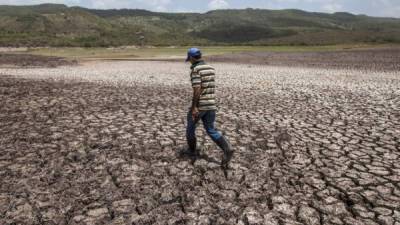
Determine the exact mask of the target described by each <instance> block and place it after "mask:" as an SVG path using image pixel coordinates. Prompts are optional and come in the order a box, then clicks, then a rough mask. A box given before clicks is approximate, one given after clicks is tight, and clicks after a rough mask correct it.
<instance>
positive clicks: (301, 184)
mask: <svg viewBox="0 0 400 225" xmlns="http://www.w3.org/2000/svg"><path fill="white" fill-rule="evenodd" d="M154 65H156V64H154ZM222 76H225V75H222ZM316 76H318V75H316ZM382 76H383V77H382V80H381V79H380V78H379V77H378V78H377V79H372V78H371V79H369V80H368V79H367V81H368V82H369V83H370V84H371V85H369V86H368V85H367V86H366V87H365V88H363V87H361V84H364V83H363V81H362V80H365V79H366V78H365V77H360V78H357V77H356V78H354V80H352V81H351V82H353V83H354V86H352V87H348V86H341V85H334V84H337V83H341V82H342V81H341V80H340V79H337V81H336V80H333V81H332V82H331V81H327V82H320V83H317V82H313V81H312V79H310V80H311V81H310V82H305V83H301V82H297V81H296V82H294V81H292V80H291V79H287V80H285V82H286V83H285V84H284V85H282V86H276V83H274V82H271V86H270V87H268V88H267V89H265V88H264V89H263V88H261V85H260V88H257V86H256V85H255V86H253V87H252V88H250V87H248V88H238V87H229V85H221V87H220V88H219V89H218V90H219V91H218V95H219V98H220V102H221V104H220V106H221V107H220V109H221V110H220V112H219V113H218V115H219V117H218V123H217V124H218V127H219V128H220V129H221V130H224V131H225V133H226V135H227V136H228V138H229V139H230V140H231V142H232V145H233V146H234V148H235V150H236V153H235V157H234V159H233V161H232V164H231V167H232V168H231V170H229V171H228V177H227V178H225V176H224V174H223V172H222V171H221V170H220V167H219V165H218V163H219V160H220V157H221V152H220V151H219V150H218V149H217V147H216V146H215V145H214V144H212V143H211V142H210V141H209V139H208V138H207V137H206V136H205V134H204V132H202V131H201V129H199V130H198V136H199V137H200V142H201V143H202V146H203V148H202V153H201V154H202V157H201V159H199V160H198V161H196V162H195V163H194V164H193V165H192V164H191V162H190V160H188V159H186V158H182V157H180V156H179V154H178V151H179V150H180V149H182V148H183V147H185V140H184V126H185V121H184V118H185V114H186V106H187V105H188V102H189V100H190V99H189V96H190V87H188V86H179V85H177V86H176V87H174V86H168V85H143V84H139V83H137V84H131V85H127V86H122V85H121V86H113V85H107V84H100V83H91V82H78V81H66V80H64V81H63V80H59V81H50V80H34V79H26V78H21V77H17V76H4V75H2V76H0V99H1V105H0V124H1V126H0V127H1V128H0V135H1V136H0V137H1V138H0V144H1V145H0V146H1V149H0V150H1V154H0V177H1V183H0V224H71V225H72V224H243V225H246V224H277V225H281V224H351V225H355V224H371V225H372V224H382V225H399V224H400V205H399V202H400V164H399V156H400V152H399V151H400V144H399V127H400V122H399V111H398V110H399V107H400V102H399V96H398V89H396V88H398V87H399V84H400V82H399V79H398V76H395V77H390V79H389V78H387V77H386V78H385V77H384V75H382ZM185 77H186V76H185ZM287 77H288V76H287ZM287 77H286V78H287ZM186 78H187V77H186ZM225 78H226V77H225ZM300 78H301V79H305V77H302V76H300ZM221 79H222V78H221ZM226 79H228V78H226ZM249 79H250V80H251V77H250V78H249ZM277 79H278V78H277ZM279 79H280V78H279ZM321 79H322V80H325V79H327V78H321ZM327 80H328V79H327ZM185 81H187V80H185ZM281 81H282V80H281ZM347 81H348V80H346V82H347ZM388 81H390V82H388ZM257 82H258V81H257ZM186 84H187V85H189V83H188V82H187V83H186ZM327 84H328V85H327ZM329 84H332V86H329ZM359 84H360V86H358V85H359ZM365 90H367V91H365ZM287 134H289V135H290V137H291V138H288V135H287ZM288 139H290V140H288ZM279 146H280V147H279Z"/></svg>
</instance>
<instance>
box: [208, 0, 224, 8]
mask: <svg viewBox="0 0 400 225" xmlns="http://www.w3.org/2000/svg"><path fill="white" fill-rule="evenodd" d="M208 8H209V9H226V8H229V3H228V2H227V1H225V0H212V1H211V2H210V3H208Z"/></svg>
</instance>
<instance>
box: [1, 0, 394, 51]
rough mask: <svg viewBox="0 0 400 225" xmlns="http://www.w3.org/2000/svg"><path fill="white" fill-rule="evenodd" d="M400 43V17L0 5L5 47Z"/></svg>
mask: <svg viewBox="0 0 400 225" xmlns="http://www.w3.org/2000/svg"><path fill="white" fill-rule="evenodd" d="M348 43H400V19H394V18H377V17H368V16H365V15H353V14H350V13H345V12H339V13H334V14H327V13H312V12H305V11H301V10H293V9H288V10H266V9H244V10H216V11H210V12H207V13H203V14H200V13H156V12H150V11H146V10H140V9H122V10H94V9H86V8H80V7H67V6H65V5H58V4H43V5H36V6H0V46H84V47H92V46H103V47H106V46H119V45H139V44H145V45H323V44H348Z"/></svg>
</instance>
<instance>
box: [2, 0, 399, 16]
mask: <svg viewBox="0 0 400 225" xmlns="http://www.w3.org/2000/svg"><path fill="white" fill-rule="evenodd" d="M41 3H61V4H65V5H68V6H82V7H86V8H96V9H121V8H134V9H147V10H151V11H162V12H206V11H209V10H214V9H226V8H233V9H242V8H263V9H302V10H306V11H312V12H328V13H332V12H350V13H354V14H366V15H370V16H381V17H398V18H400V0H0V5H33V4H41Z"/></svg>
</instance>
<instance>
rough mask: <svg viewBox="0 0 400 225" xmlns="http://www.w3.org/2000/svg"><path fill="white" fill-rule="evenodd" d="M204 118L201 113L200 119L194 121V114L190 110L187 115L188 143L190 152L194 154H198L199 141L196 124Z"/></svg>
mask: <svg viewBox="0 0 400 225" xmlns="http://www.w3.org/2000/svg"><path fill="white" fill-rule="evenodd" d="M201 116H202V114H201V113H199V117H198V118H197V120H196V121H193V117H192V112H191V111H190V110H189V112H188V114H187V119H186V120H187V127H186V141H187V144H188V146H189V152H190V153H192V154H196V148H197V140H196V124H197V122H198V121H199V119H200V117H201Z"/></svg>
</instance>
